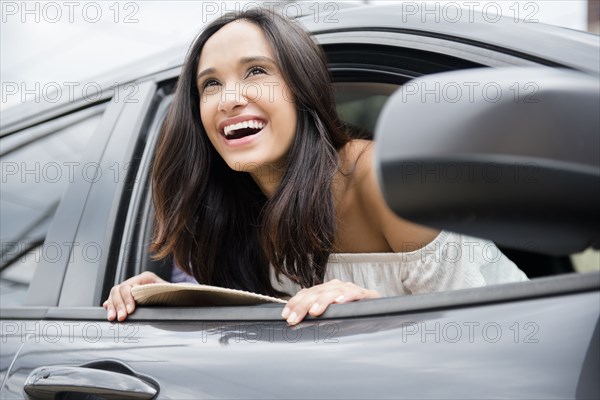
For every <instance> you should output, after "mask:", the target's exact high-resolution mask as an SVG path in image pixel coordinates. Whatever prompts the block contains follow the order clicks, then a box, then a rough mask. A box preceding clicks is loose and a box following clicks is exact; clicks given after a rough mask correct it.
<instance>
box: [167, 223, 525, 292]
mask: <svg viewBox="0 0 600 400" xmlns="http://www.w3.org/2000/svg"><path fill="white" fill-rule="evenodd" d="M332 279H339V280H341V281H344V282H354V283H355V284H356V285H358V286H361V287H364V288H366V289H373V290H376V291H377V292H379V294H380V295H381V296H382V297H388V296H402V295H406V294H417V293H430V292H439V291H444V290H452V289H462V288H469V287H479V286H486V285H496V284H500V283H507V282H519V281H525V280H527V276H526V275H525V274H524V273H523V271H521V270H520V269H519V268H517V266H516V265H515V264H514V263H513V262H512V261H510V260H509V259H508V258H507V257H506V256H505V255H504V254H502V253H501V252H500V250H499V249H498V248H497V247H496V245H494V244H493V243H492V242H490V241H487V240H482V239H477V238H474V237H470V236H465V235H460V234H456V233H451V232H446V231H442V232H440V234H439V235H438V236H437V237H436V238H435V239H434V240H433V241H432V242H431V243H429V244H428V245H426V246H425V247H422V248H421V249H418V250H414V251H410V252H403V253H359V254H354V253H335V254H331V255H330V257H329V262H328V263H327V269H326V272H325V277H324V279H323V281H324V282H327V281H330V280H332ZM171 282H196V280H195V279H194V278H193V277H192V276H189V275H187V274H185V273H184V272H182V271H181V270H179V268H177V267H174V268H173V273H172V276H171ZM271 282H272V284H273V287H274V288H275V289H278V290H281V291H283V292H286V293H288V294H290V295H294V294H295V293H297V292H298V291H299V290H300V289H301V287H300V286H299V285H297V284H295V283H293V282H292V281H291V280H290V279H289V278H287V277H286V276H283V275H281V276H280V277H279V281H278V280H277V279H276V278H275V272H274V270H273V269H271ZM196 283H197V282H196Z"/></svg>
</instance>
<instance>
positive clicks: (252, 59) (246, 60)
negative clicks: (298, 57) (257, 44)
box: [196, 56, 275, 81]
mask: <svg viewBox="0 0 600 400" xmlns="http://www.w3.org/2000/svg"><path fill="white" fill-rule="evenodd" d="M255 62H267V63H271V64H275V61H274V60H273V59H271V58H269V57H265V56H252V57H242V58H240V61H239V64H240V65H246V64H252V63H255ZM215 71H216V69H214V68H212V67H211V68H206V69H205V70H203V71H201V72H200V73H199V74H198V76H196V81H199V80H200V78H202V77H203V76H205V75H209V74H212V73H214V72H215Z"/></svg>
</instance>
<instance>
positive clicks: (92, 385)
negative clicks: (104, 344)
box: [24, 366, 157, 400]
mask: <svg viewBox="0 0 600 400" xmlns="http://www.w3.org/2000/svg"><path fill="white" fill-rule="evenodd" d="M24 390H25V393H27V395H28V396H29V397H30V398H31V399H35V400H37V399H39V400H45V399H54V397H55V395H56V394H58V393H65V392H67V393H81V394H87V395H96V396H100V397H102V398H106V399H152V398H153V397H154V396H156V394H157V390H156V388H155V387H154V386H152V385H150V384H149V383H147V382H145V381H144V380H142V379H140V378H138V377H136V376H131V375H127V374H122V373H120V372H113V371H104V370H101V369H96V368H87V367H67V366H51V367H39V368H36V369H34V370H33V371H32V372H31V374H29V377H28V378H27V380H26V381H25V385H24Z"/></svg>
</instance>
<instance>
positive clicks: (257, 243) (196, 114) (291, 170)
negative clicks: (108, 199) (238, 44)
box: [150, 9, 349, 296]
mask: <svg viewBox="0 0 600 400" xmlns="http://www.w3.org/2000/svg"><path fill="white" fill-rule="evenodd" d="M240 19H243V20H246V21H249V22H251V23H254V24H256V25H257V26H258V27H260V28H261V29H262V31H263V32H264V34H265V36H266V38H267V40H268V41H269V43H270V45H271V47H272V49H273V51H274V53H275V58H276V62H277V64H278V66H279V69H280V70H281V73H282V74H283V78H284V79H285V81H286V83H287V84H288V85H289V86H290V88H291V89H292V91H293V93H294V101H295V106H296V110H297V115H298V118H297V126H296V133H295V138H294V140H293V143H292V146H291V148H290V150H289V154H288V156H287V165H286V168H285V170H284V172H283V177H282V180H281V184H280V185H279V186H278V188H277V190H276V191H275V192H274V193H273V195H272V196H271V197H269V198H267V197H266V196H265V195H264V194H263V192H262V191H261V190H260V189H259V187H258V185H257V184H256V183H255V181H254V180H253V179H252V177H251V176H250V174H249V173H247V172H238V171H234V170H232V169H230V168H229V167H228V166H227V164H226V163H225V161H224V160H223V159H222V158H221V156H220V155H219V154H218V153H217V152H216V150H215V149H214V147H213V146H212V144H211V142H210V141H209V139H208V137H207V135H206V132H205V130H204V127H203V126H202V123H201V119H200V97H199V93H198V88H197V86H196V71H197V68H198V61H199V58H200V53H201V52H202V49H203V47H204V44H205V43H206V41H207V40H208V38H210V37H211V36H212V35H213V34H214V33H215V32H217V31H218V30H219V29H221V28H222V27H223V26H224V25H226V24H228V23H230V22H232V21H235V20H240ZM224 51H226V50H224ZM348 140H349V138H348V136H347V135H346V133H345V130H344V128H343V125H342V123H341V122H340V120H339V119H338V116H337V113H336V110H335V104H334V98H333V91H332V85H331V78H330V76H329V72H328V70H327V64H326V60H325V56H324V54H323V52H322V50H321V49H320V47H319V46H317V45H316V43H314V42H313V40H312V38H311V37H310V36H309V35H308V33H306V32H305V31H304V30H303V29H302V28H301V27H299V26H298V25H297V23H295V22H292V21H289V20H287V19H285V18H284V17H282V16H279V15H278V14H275V13H272V12H267V11H265V10H261V9H251V10H248V11H244V12H237V13H228V14H225V15H223V16H221V17H220V18H218V19H217V20H215V21H214V22H212V23H211V24H209V25H208V26H207V27H206V28H205V29H204V30H203V31H202V33H201V34H200V35H199V36H198V38H197V39H196V40H195V42H194V43H193V44H192V46H191V47H190V50H189V52H188V55H187V57H186V61H185V64H184V65H183V70H182V73H181V76H180V77H179V81H178V83H177V89H176V91H175V96H174V99H173V102H172V104H171V107H170V110H169V112H168V115H167V117H166V119H165V122H164V125H163V127H162V131H161V134H160V138H159V141H158V146H157V150H156V156H155V160H154V165H153V169H152V194H153V202H154V207H155V210H156V214H155V215H156V217H155V230H154V237H153V243H152V245H151V248H150V249H151V251H153V252H154V253H155V254H154V256H155V257H156V258H164V257H166V256H168V255H171V254H172V255H173V258H174V260H175V263H176V264H177V265H178V266H179V267H180V268H181V269H182V270H183V271H185V272H187V273H188V274H191V275H193V276H194V277H195V278H196V280H198V282H200V283H205V284H210V285H217V286H222V287H229V288H235V289H243V290H250V291H254V292H257V293H263V294H268V295H276V296H277V295H282V293H280V292H278V291H276V290H275V289H274V288H273V286H272V285H271V281H270V275H269V264H271V265H272V266H273V268H274V269H275V271H276V272H277V274H284V275H286V276H288V277H289V278H291V279H292V280H293V281H295V282H297V283H298V284H300V285H301V286H303V287H310V286H313V285H315V284H318V283H322V282H323V275H324V273H325V267H326V264H327V260H328V258H329V255H330V253H331V251H332V247H333V241H334V233H335V207H334V199H333V191H332V190H333V179H334V176H335V174H336V172H337V171H338V150H339V149H340V148H341V147H342V146H343V145H344V144H346V143H347V142H348Z"/></svg>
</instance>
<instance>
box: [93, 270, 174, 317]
mask: <svg viewBox="0 0 600 400" xmlns="http://www.w3.org/2000/svg"><path fill="white" fill-rule="evenodd" d="M148 283H167V281H165V280H164V279H161V278H160V277H158V275H156V274H155V273H153V272H150V271H146V272H142V273H141V274H139V275H136V276H132V277H131V278H129V279H127V280H126V281H124V282H123V283H121V284H119V285H116V286H113V288H112V289H110V294H109V296H108V299H107V300H106V301H105V302H104V303H102V307H104V308H106V311H107V313H108V314H107V317H108V320H109V321H113V320H114V319H115V318H117V320H118V321H124V320H125V318H127V315H129V314H131V313H132V312H133V311H134V310H135V300H134V299H133V296H132V295H131V288H132V287H134V286H137V285H146V284H148Z"/></svg>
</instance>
